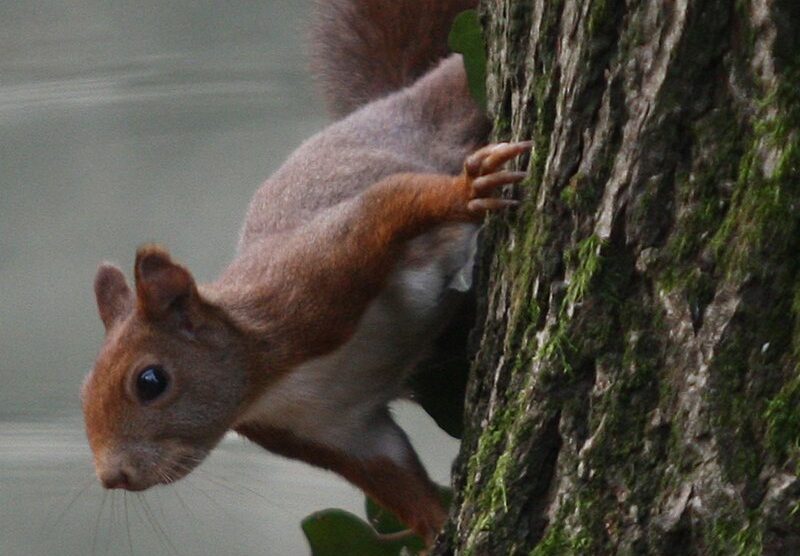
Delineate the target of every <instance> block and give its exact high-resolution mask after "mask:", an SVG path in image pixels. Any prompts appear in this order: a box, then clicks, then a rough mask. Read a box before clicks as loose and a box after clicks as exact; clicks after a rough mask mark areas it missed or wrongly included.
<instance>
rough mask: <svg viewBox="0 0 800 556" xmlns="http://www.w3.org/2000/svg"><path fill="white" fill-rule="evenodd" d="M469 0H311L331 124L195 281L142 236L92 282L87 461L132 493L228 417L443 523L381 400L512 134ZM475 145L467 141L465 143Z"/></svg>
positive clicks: (457, 265) (402, 368)
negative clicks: (498, 125)
mask: <svg viewBox="0 0 800 556" xmlns="http://www.w3.org/2000/svg"><path fill="white" fill-rule="evenodd" d="M472 4H474V1H473V0H439V1H436V0H328V1H324V2H319V3H318V5H317V11H316V17H317V19H316V22H317V23H316V26H315V33H314V36H315V38H314V41H315V42H314V44H315V51H316V54H315V61H316V64H315V65H316V67H317V73H318V75H319V76H320V78H321V80H322V83H323V88H324V90H325V92H326V95H327V101H328V104H329V107H330V109H331V111H332V113H333V114H334V116H336V117H338V118H339V119H338V121H337V122H336V123H334V124H332V125H331V126H329V127H328V128H327V129H325V130H323V131H322V132H320V133H318V134H317V135H315V136H313V137H312V138H311V139H309V140H308V141H306V142H305V143H304V144H302V145H301V146H300V147H299V148H298V149H297V150H296V151H295V152H294V153H293V154H292V155H291V156H290V157H289V159H288V160H287V161H286V163H285V164H284V165H283V166H282V167H281V168H280V169H279V170H278V171H277V172H276V173H275V174H274V175H273V176H272V177H271V178H269V179H268V180H267V181H266V182H265V183H264V184H263V185H262V186H261V188H260V189H258V191H257V192H256V193H255V196H254V198H253V200H252V202H251V204H250V207H249V210H248V212H247V217H246V219H245V222H244V227H243V230H242V233H241V239H240V242H239V246H238V250H237V253H236V255H235V257H234V259H233V261H232V262H231V263H230V265H229V266H228V267H227V268H226V269H225V270H224V271H223V272H222V274H221V275H220V277H219V278H218V279H217V280H216V281H215V282H212V283H209V284H197V283H196V282H195V280H194V278H193V277H192V275H191V273H190V272H189V271H188V270H187V269H186V268H185V267H183V266H181V265H179V264H177V263H176V262H174V261H173V260H172V259H171V258H170V256H169V254H168V253H167V251H165V250H164V249H163V248H161V247H159V246H156V245H146V246H144V247H141V248H140V249H139V250H138V251H137V254H136V263H135V268H134V273H135V286H134V287H133V288H130V287H129V286H128V284H127V282H126V280H125V276H124V275H123V273H122V271H120V269H119V268H117V267H116V266H113V265H110V264H103V265H101V266H100V268H99V270H98V272H97V275H96V278H95V283H94V289H95V295H96V298H97V306H98V310H99V313H100V318H101V320H102V322H103V324H104V326H105V330H106V336H105V342H104V344H103V346H102V348H101V350H100V354H99V355H98V357H97V360H96V363H95V367H94V369H93V371H92V372H91V373H90V374H89V376H88V377H87V379H86V381H85V383H84V386H83V391H82V399H83V411H84V417H85V422H86V431H87V436H88V439H89V444H90V446H91V448H92V452H93V454H94V462H95V468H96V473H97V476H98V478H99V480H100V481H101V482H102V484H103V486H105V487H106V488H122V489H127V490H132V491H139V490H144V489H147V488H150V487H152V486H154V485H157V484H166V483H170V482H173V481H175V480H177V479H179V478H181V477H183V476H185V475H186V474H187V473H189V472H190V471H191V470H192V469H193V468H194V467H195V466H197V465H198V464H199V463H200V462H201V461H202V460H203V458H205V457H206V455H207V454H208V453H209V451H210V450H212V449H213V448H214V446H215V445H216V444H217V443H218V442H219V441H220V439H221V438H222V436H223V435H224V434H225V432H226V431H228V430H231V429H232V430H234V431H236V432H238V433H239V434H241V435H243V436H245V437H247V438H248V439H250V440H252V441H253V442H255V443H257V444H259V445H261V446H262V447H264V448H266V449H267V450H269V451H272V452H275V453H277V454H281V455H283V456H287V457H290V458H296V459H299V460H302V461H305V462H308V463H310V464H312V465H316V466H319V467H323V468H326V469H329V470H332V471H334V472H336V473H338V474H340V475H341V476H342V477H344V478H345V479H347V480H348V481H350V482H351V483H353V484H354V485H356V486H358V487H359V488H361V489H362V490H363V491H364V492H366V493H367V494H369V495H370V496H372V497H373V498H374V499H375V500H376V501H377V502H378V503H379V504H381V505H383V506H384V507H385V508H387V509H388V510H390V511H392V512H394V513H395V514H396V515H397V516H398V517H399V518H400V519H402V520H403V522H405V523H406V524H407V525H408V526H409V527H410V528H411V529H412V530H413V531H415V532H416V533H418V534H419V535H421V536H422V537H423V538H424V539H425V540H426V541H427V542H429V543H430V542H431V541H432V540H433V538H434V537H435V535H436V533H437V532H438V530H439V528H440V527H441V525H442V524H443V522H444V520H445V518H446V511H445V509H444V508H443V507H442V504H441V502H440V500H439V496H438V494H437V490H436V488H435V486H434V485H433V483H432V482H431V481H430V479H429V478H428V476H427V474H426V472H425V470H424V468H423V467H422V465H421V464H420V462H419V459H418V457H417V455H416V453H415V452H414V449H413V448H412V447H411V444H410V443H409V441H408V438H407V437H406V435H405V434H404V432H403V431H402V430H401V429H400V428H399V427H398V426H397V424H396V423H395V422H394V421H393V419H392V417H391V415H390V412H389V410H388V409H387V404H388V403H389V402H390V401H392V400H393V399H395V398H397V397H398V396H400V395H401V394H402V393H403V387H404V383H405V381H406V380H407V379H408V377H409V376H410V374H411V373H412V372H413V370H414V366H415V364H416V363H418V362H419V361H420V359H421V358H422V357H423V356H424V355H425V352H426V349H427V348H428V346H429V345H430V344H431V342H432V339H433V338H435V336H436V334H437V332H439V331H440V330H441V329H442V327H443V325H444V324H446V321H447V318H448V317H449V316H450V315H451V314H452V311H451V310H450V308H449V307H448V306H447V303H446V302H445V301H444V300H445V299H446V296H445V295H444V292H445V291H446V290H447V288H449V287H453V282H454V281H456V280H457V279H458V277H459V275H460V274H463V273H464V272H465V271H467V270H468V269H469V266H470V264H471V263H470V259H471V244H472V241H473V239H474V234H475V231H476V229H477V226H478V224H479V223H480V221H481V219H482V218H483V216H484V215H485V214H486V213H487V212H489V211H495V210H500V209H503V208H504V207H508V206H510V205H513V204H514V202H513V201H511V200H506V199H501V198H499V197H497V196H496V191H497V189H498V188H499V187H501V186H503V185H506V184H510V183H515V182H518V181H520V180H521V179H522V178H523V177H524V175H525V174H524V173H523V172H514V171H508V170H504V169H503V164H504V163H505V162H507V161H509V160H510V159H512V158H514V157H517V156H518V155H520V154H522V153H523V152H526V151H528V150H529V149H530V143H527V142H523V143H513V144H498V145H489V146H485V147H482V148H478V147H479V146H480V145H481V144H483V143H484V142H485V137H486V132H487V121H486V118H485V116H484V115H483V114H482V112H481V110H480V108H479V107H478V106H477V105H476V103H475V102H474V101H473V100H472V98H470V95H469V92H468V89H467V82H466V76H465V72H464V68H463V62H462V60H461V57H460V56H459V55H449V56H448V55H447V52H446V36H447V31H448V29H449V27H450V24H451V22H452V19H453V17H454V16H455V14H457V13H458V12H459V11H461V10H463V9H466V8H469V7H471V6H472ZM476 149H477V150H476Z"/></svg>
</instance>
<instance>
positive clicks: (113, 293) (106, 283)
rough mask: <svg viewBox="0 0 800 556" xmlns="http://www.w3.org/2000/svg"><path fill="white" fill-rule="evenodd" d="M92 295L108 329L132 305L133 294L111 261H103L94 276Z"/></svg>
mask: <svg viewBox="0 0 800 556" xmlns="http://www.w3.org/2000/svg"><path fill="white" fill-rule="evenodd" d="M94 295H95V298H96V299H97V310H98V312H99V313H100V320H102V321H103V326H105V328H106V331H108V330H109V329H110V328H111V327H112V326H113V325H114V324H115V323H116V322H117V321H119V320H120V319H122V318H123V317H124V316H125V315H127V314H128V313H129V312H130V310H131V308H132V307H133V294H132V292H131V289H130V288H129V287H128V283H127V281H126V280H125V275H124V274H123V273H122V271H121V270H120V269H119V268H118V267H116V266H114V265H113V264H111V263H103V264H101V265H100V267H99V268H98V269H97V274H95V277H94Z"/></svg>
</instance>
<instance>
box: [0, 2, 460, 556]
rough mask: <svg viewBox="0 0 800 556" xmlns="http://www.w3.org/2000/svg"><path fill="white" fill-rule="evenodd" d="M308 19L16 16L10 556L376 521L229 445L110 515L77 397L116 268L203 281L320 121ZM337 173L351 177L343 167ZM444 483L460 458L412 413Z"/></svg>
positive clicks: (3, 435)
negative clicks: (162, 258)
mask: <svg viewBox="0 0 800 556" xmlns="http://www.w3.org/2000/svg"><path fill="white" fill-rule="evenodd" d="M308 12H309V2H308V1H298V0H268V1H265V2H246V1H243V0H232V1H227V2H188V1H182V2H160V1H153V0H147V1H142V0H126V1H118V2H103V1H100V0H47V1H31V0H26V1H24V2H16V1H5V2H0V556H17V555H20V556H21V555H26V556H28V555H51V554H52V555H56V554H57V555H81V556H85V555H87V554H113V555H116V554H123V555H124V554H149V555H152V554H175V553H177V554H182V555H215V554H232V555H250V554H279V555H292V554H307V553H308V548H307V545H306V543H305V540H304V538H303V536H302V533H301V531H300V521H301V519H302V518H303V517H304V516H306V515H307V514H309V513H311V512H313V511H316V510H320V509H323V508H326V507H332V506H336V507H342V508H345V509H349V510H351V511H354V512H356V513H361V512H362V510H361V506H362V500H363V499H362V496H361V494H360V493H359V492H358V491H356V490H355V489H354V488H352V487H350V486H349V485H348V484H347V483H345V482H344V481H342V480H340V479H338V478H337V477H336V476H334V475H332V474H329V473H326V472H322V471H318V470H315V469H312V468H310V467H308V466H305V465H303V464H301V463H297V462H290V461H288V460H284V459H281V458H278V457H275V456H272V455H270V454H267V453H266V452H264V451H262V450H260V449H258V448H256V447H254V446H252V445H249V444H247V443H246V442H244V441H243V440H241V439H238V438H236V437H234V436H231V437H228V438H226V439H225V440H224V441H223V443H222V445H221V446H220V447H219V448H218V449H217V450H216V451H215V452H214V453H213V454H212V455H211V457H210V458H209V460H208V461H207V462H206V463H205V464H204V465H203V466H201V467H200V468H199V469H198V470H197V471H196V472H195V473H193V474H192V475H191V476H189V477H188V478H187V479H185V480H183V481H181V482H179V483H178V484H176V485H174V486H171V487H164V488H157V489H154V490H151V491H148V492H146V493H144V494H143V495H141V496H137V495H134V494H131V493H128V494H125V495H123V494H122V493H120V492H115V493H113V495H112V494H105V495H104V493H103V491H102V489H101V488H100V486H99V485H98V484H97V483H96V482H95V480H94V478H93V471H92V468H91V456H90V453H89V450H88V447H87V445H86V442H85V439H84V436H83V429H82V422H81V416H80V405H79V400H78V390H79V387H80V383H81V381H82V379H83V376H84V375H85V373H86V372H87V371H88V370H89V368H90V367H91V365H92V361H93V358H94V355H95V353H96V351H97V348H98V347H99V345H100V343H101V340H102V334H103V333H102V326H101V324H100V321H99V319H98V317H97V315H96V311H95V306H94V298H93V294H92V289H91V284H92V279H93V275H94V271H95V269H96V267H97V264H98V263H99V262H100V261H101V260H104V259H107V260H112V261H115V262H117V263H119V264H121V265H122V267H123V268H124V269H125V271H126V273H128V275H129V276H130V274H131V268H132V264H133V255H134V252H135V249H136V247H137V246H138V245H139V244H141V243H143V242H146V241H158V242H159V243H162V244H164V245H166V246H167V247H168V248H169V249H170V250H171V251H172V253H173V255H174V256H175V257H176V258H177V259H178V260H180V261H182V262H184V263H186V264H187V265H188V266H189V267H190V268H191V269H192V270H193V272H194V273H195V274H196V276H197V278H198V279H200V280H210V279H213V278H214V277H215V275H216V274H217V273H218V272H219V271H220V270H221V269H222V268H223V267H224V265H225V264H226V262H227V261H229V260H230V258H231V256H232V253H233V249H234V246H235V243H236V239H237V234H238V230H239V226H240V223H241V219H242V217H243V215H244V211H245V208H246V206H247V203H248V200H249V199H250V196H251V195H252V193H253V191H254V190H255V189H256V187H258V185H259V183H260V182H261V181H262V180H263V179H264V178H265V177H266V176H268V175H269V174H270V173H271V172H272V171H273V170H275V169H276V168H277V167H278V165H279V164H280V163H281V161H282V160H283V159H284V158H285V157H286V155H287V154H288V153H290V152H291V151H292V149H293V148H294V147H296V146H297V145H298V144H299V143H300V142H301V141H302V140H303V139H305V138H307V137H308V136H310V135H311V134H312V133H313V132H315V131H316V130H318V129H320V128H322V127H323V126H324V125H325V124H326V122H327V119H326V116H325V114H324V111H323V109H322V105H321V101H320V99H319V97H318V96H317V94H316V93H315V90H314V88H313V85H312V82H311V79H310V76H309V74H308V72H307V69H306V68H307V59H306V56H305V47H306V44H305V40H304V39H305V29H306V24H307V21H308ZM331 163H335V161H331ZM396 411H397V413H398V417H399V420H400V422H401V424H402V425H403V426H404V428H406V430H408V431H409V433H410V435H411V437H412V441H413V442H414V444H415V446H416V447H417V449H418V451H419V452H420V455H421V457H422V459H423V461H424V462H425V463H426V465H427V467H428V469H429V471H430V472H431V474H432V476H433V478H434V479H435V480H437V481H439V482H446V481H447V479H448V475H449V466H450V462H451V460H452V458H453V456H454V455H455V452H456V449H457V443H456V442H455V441H454V440H452V439H450V438H449V437H448V436H447V435H445V434H444V433H443V432H441V431H439V430H438V429H437V428H436V427H435V425H434V424H433V423H432V422H431V420H430V419H428V418H427V416H426V415H425V414H424V413H422V412H421V411H420V410H419V409H418V408H416V407H414V406H411V405H410V404H406V403H399V404H398V405H397V407H396Z"/></svg>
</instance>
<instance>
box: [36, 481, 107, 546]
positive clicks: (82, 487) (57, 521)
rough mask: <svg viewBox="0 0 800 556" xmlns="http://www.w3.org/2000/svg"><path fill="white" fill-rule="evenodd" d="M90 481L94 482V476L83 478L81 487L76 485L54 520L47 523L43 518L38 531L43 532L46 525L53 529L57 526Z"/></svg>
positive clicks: (85, 489) (89, 484) (83, 492)
mask: <svg viewBox="0 0 800 556" xmlns="http://www.w3.org/2000/svg"><path fill="white" fill-rule="evenodd" d="M92 483H94V477H89V478H88V479H87V480H85V481H84V482H83V485H82V486H81V487H78V488H79V489H78V491H77V492H75V493H74V494H73V495H72V497H71V498H70V500H69V502H68V503H67V506H66V507H65V508H64V509H63V510H62V511H61V513H60V514H59V515H58V517H57V518H56V519H55V521H53V523H52V525H48V523H47V522H48V521H49V519H45V521H44V522H43V523H42V526H41V529H40V532H44V529H45V528H46V527H47V528H52V529H55V528H56V527H57V526H58V524H59V523H60V522H61V520H62V519H64V516H66V515H67V513H68V512H69V510H70V509H71V508H72V506H74V505H75V502H77V501H78V499H79V498H80V497H81V496H82V495H83V494H85V493H86V491H87V490H88V489H89V487H90V486H92Z"/></svg>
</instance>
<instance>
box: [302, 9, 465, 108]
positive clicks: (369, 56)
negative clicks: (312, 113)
mask: <svg viewBox="0 0 800 556" xmlns="http://www.w3.org/2000/svg"><path fill="white" fill-rule="evenodd" d="M476 4H477V0H317V3H316V14H315V24H314V26H313V30H312V70H313V72H314V74H315V75H316V77H317V79H318V81H319V82H320V84H321V86H322V90H323V93H324V95H325V99H326V102H327V104H328V108H329V111H330V112H331V114H332V115H333V116H334V117H336V118H341V117H343V116H345V115H347V114H349V113H350V112H352V111H354V110H355V109H356V108H358V107H360V106H362V105H364V104H367V103H368V102H370V101H372V100H375V99H377V98H380V97H382V96H385V95H387V94H388V93H391V92H393V91H395V90H398V89H401V88H403V87H405V86H406V85H410V84H411V83H413V82H414V81H416V80H417V78H419V77H420V76H422V75H423V74H424V73H425V72H427V71H428V70H429V69H431V67H432V66H433V65H434V64H435V62H437V61H438V60H439V59H441V58H443V57H445V56H446V55H447V54H448V48H447V36H448V33H449V30H450V25H451V23H452V21H453V19H454V18H455V16H456V15H457V14H458V13H459V12H461V11H463V10H467V9H470V8H474V7H475V5H476Z"/></svg>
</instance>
